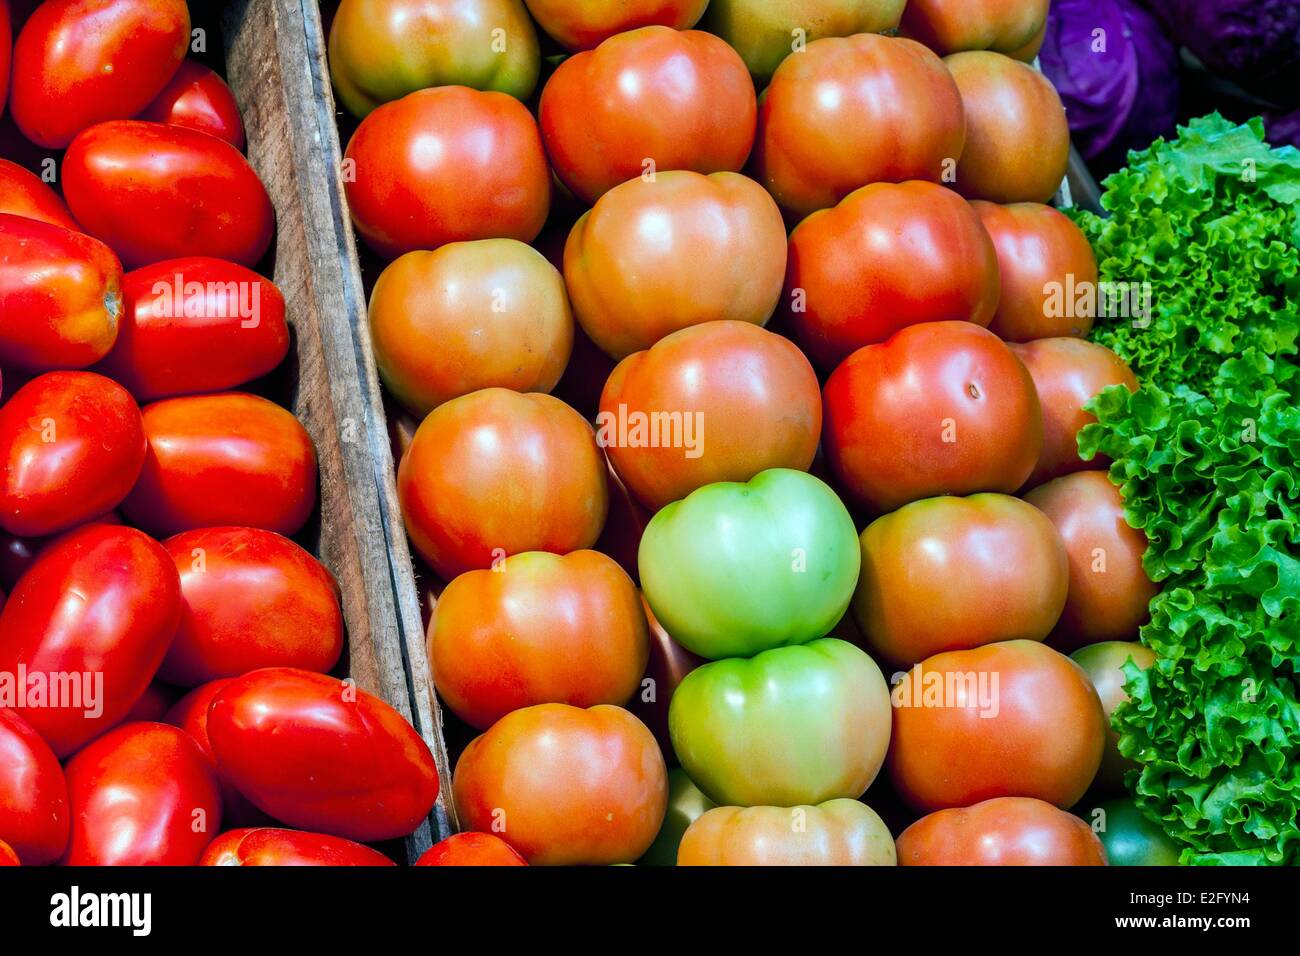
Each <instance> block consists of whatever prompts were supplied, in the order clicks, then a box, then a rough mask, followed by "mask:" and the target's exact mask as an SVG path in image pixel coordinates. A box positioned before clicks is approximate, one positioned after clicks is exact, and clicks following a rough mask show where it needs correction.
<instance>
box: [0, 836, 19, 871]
mask: <svg viewBox="0 0 1300 956" xmlns="http://www.w3.org/2000/svg"><path fill="white" fill-rule="evenodd" d="M22 865H23V863H22V860H20V859H18V854H17V853H15V852H14V850H13V847H11V846H10V845H9V844H8V843H6V842H5V841H4V840H0V866H22Z"/></svg>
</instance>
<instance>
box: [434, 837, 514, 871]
mask: <svg viewBox="0 0 1300 956" xmlns="http://www.w3.org/2000/svg"><path fill="white" fill-rule="evenodd" d="M415 865H416V866H527V865H528V861H527V860H525V859H524V858H523V857H522V856H520V855H519V854H518V853H516V852H515V851H514V850H513V849H512V848H511V847H510V844H509V843H507V842H506V841H505V840H503V839H501V838H500V837H499V836H493V835H492V834H491V833H454V834H452V835H451V836H449V837H447V839H445V840H443V841H442V842H441V843H435V844H434V845H433V846H431V847H429V849H427V850H425V851H424V853H423V855H421V857H420V858H419V859H418V860H416V861H415Z"/></svg>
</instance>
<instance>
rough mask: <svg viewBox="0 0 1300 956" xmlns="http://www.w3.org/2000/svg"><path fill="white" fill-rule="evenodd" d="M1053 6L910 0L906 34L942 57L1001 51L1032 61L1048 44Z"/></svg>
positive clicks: (1041, 1) (1002, 0) (1033, 1)
mask: <svg viewBox="0 0 1300 956" xmlns="http://www.w3.org/2000/svg"><path fill="white" fill-rule="evenodd" d="M1047 3H1048V0H908V2H907V6H906V7H904V8H903V23H902V29H903V32H904V33H906V34H907V35H908V36H911V37H915V38H916V39H918V40H920V41H921V42H922V43H924V44H925V45H926V46H928V47H929V48H930V49H931V50H937V51H938V52H939V53H940V54H942V55H946V54H949V53H958V52H960V51H962V50H995V51H997V52H998V53H1005V54H1007V56H1015V57H1018V58H1019V59H1023V60H1032V59H1033V58H1034V55H1035V54H1036V53H1037V52H1038V47H1039V45H1040V44H1041V43H1042V42H1043V30H1044V28H1045V27H1046V25H1047Z"/></svg>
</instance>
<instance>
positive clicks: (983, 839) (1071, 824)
mask: <svg viewBox="0 0 1300 956" xmlns="http://www.w3.org/2000/svg"><path fill="white" fill-rule="evenodd" d="M898 862H899V864H900V865H901V866H1105V865H1106V851H1105V850H1103V849H1102V846H1101V841H1100V840H1098V839H1097V835H1096V834H1095V833H1093V832H1092V827H1090V826H1088V824H1087V823H1085V822H1084V821H1083V820H1080V819H1079V818H1078V817H1076V816H1074V815H1072V814H1069V813H1066V812H1065V811H1064V810H1059V809H1057V808H1056V807H1054V806H1052V805H1051V804H1050V803H1044V802H1043V801H1042V800H1035V799H1032V798H1030V797H996V798H994V799H991V800H984V801H982V802H980V803H976V804H975V805H973V806H969V807H956V808H953V809H949V810H940V811H938V812H936V813H931V814H930V815H929V816H925V817H922V818H921V819H920V820H917V821H916V822H915V823H913V824H912V825H911V826H910V827H908V828H907V829H906V830H904V831H903V832H902V833H901V834H900V835H899V837H898Z"/></svg>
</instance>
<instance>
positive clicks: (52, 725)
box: [0, 524, 181, 757]
mask: <svg viewBox="0 0 1300 956" xmlns="http://www.w3.org/2000/svg"><path fill="white" fill-rule="evenodd" d="M71 596H75V598H76V599H75V600H70V597H71ZM180 615H181V589H180V582H179V580H178V579H177V575H176V566H175V565H174V564H172V561H171V558H170V557H169V556H168V554H167V552H166V551H164V550H163V548H162V545H160V544H158V543H157V542H156V541H153V540H152V539H150V538H149V537H148V536H147V535H145V534H143V533H142V532H140V531H136V530H135V529H133V528H123V527H120V526H116V525H107V524H94V525H88V526H86V527H84V528H81V529H79V530H77V531H73V532H70V533H68V534H66V535H64V536H63V537H61V538H59V539H58V540H57V541H55V542H54V543H52V544H50V545H49V547H47V548H46V549H45V550H44V551H43V552H42V553H41V555H40V557H38V558H37V559H36V561H35V563H33V564H32V566H31V567H30V568H29V569H28V571H27V573H26V574H24V575H23V578H22V580H21V581H19V582H18V586H17V587H16V588H14V590H13V593H11V594H10V595H9V600H8V602H6V604H5V606H4V612H3V613H0V673H8V674H15V675H16V674H17V673H18V669H19V667H22V668H24V669H25V671H26V673H27V675H28V679H27V686H26V700H25V702H24V703H25V706H23V705H20V706H19V707H17V708H16V709H17V710H18V711H19V712H20V713H21V714H22V715H23V717H24V718H26V720H27V722H28V723H29V724H31V725H32V727H34V728H35V729H36V732H37V733H39V734H40V735H41V736H42V737H43V738H45V741H46V743H48V744H49V745H50V749H51V750H53V751H54V752H55V753H56V754H58V755H59V756H60V757H66V756H68V755H69V754H71V753H73V752H75V751H76V750H78V749H79V748H80V747H82V746H83V745H84V744H85V743H86V742H87V741H89V740H92V739H94V738H95V737H97V736H99V735H100V734H102V733H104V731H106V730H108V729H109V728H110V727H113V726H114V725H116V724H117V723H118V721H120V720H121V719H122V718H123V717H124V716H125V715H126V714H127V713H129V712H130V710H131V708H132V707H133V706H134V705H135V702H136V701H137V700H139V699H140V696H141V695H142V694H143V693H144V692H145V689H146V688H148V686H149V682H150V681H151V680H152V679H153V676H154V673H155V672H156V671H157V670H158V665H159V664H160V663H162V659H163V655H164V654H166V653H167V645H168V644H169V643H171V639H172V635H173V634H175V633H176V625H177V622H179V621H180Z"/></svg>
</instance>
